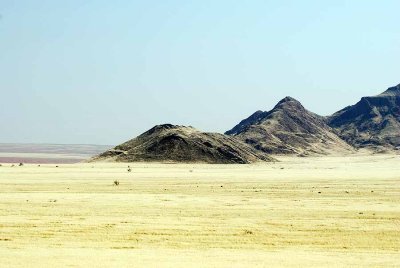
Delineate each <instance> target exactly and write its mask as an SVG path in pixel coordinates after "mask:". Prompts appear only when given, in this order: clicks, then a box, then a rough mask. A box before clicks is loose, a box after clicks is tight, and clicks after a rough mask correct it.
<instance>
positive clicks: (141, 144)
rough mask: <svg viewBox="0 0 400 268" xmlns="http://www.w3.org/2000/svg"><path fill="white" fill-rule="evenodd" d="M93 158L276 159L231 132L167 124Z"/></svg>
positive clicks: (232, 161) (224, 161)
mask: <svg viewBox="0 0 400 268" xmlns="http://www.w3.org/2000/svg"><path fill="white" fill-rule="evenodd" d="M91 161H108V162H110V161H112V162H142V161H146V162H180V163H198V162H199V163H213V164H235V163H236V164H247V163H253V162H260V161H275V160H274V159H273V158H271V157H269V156H268V155H266V154H265V153H263V152H260V151H257V150H255V149H254V148H252V147H251V146H249V145H247V144H245V143H243V142H241V141H240V140H237V139H235V138H233V137H230V136H227V135H223V134H218V133H203V132H200V131H198V130H196V129H194V128H193V127H186V126H175V125H170V124H165V125H158V126H155V127H154V128H152V129H150V130H149V131H147V132H145V133H143V134H142V135H140V136H138V137H137V138H134V139H132V140H130V141H127V142H125V143H123V144H121V145H118V146H116V147H115V148H113V149H111V150H108V151H106V152H104V153H102V154H100V155H98V156H96V157H94V158H93V159H92V160H91Z"/></svg>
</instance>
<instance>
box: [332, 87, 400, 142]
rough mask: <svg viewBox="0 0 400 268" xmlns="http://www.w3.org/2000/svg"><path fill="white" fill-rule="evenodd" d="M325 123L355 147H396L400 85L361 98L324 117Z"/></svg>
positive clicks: (398, 136) (398, 140) (397, 140)
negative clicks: (326, 121) (325, 118)
mask: <svg viewBox="0 0 400 268" xmlns="http://www.w3.org/2000/svg"><path fill="white" fill-rule="evenodd" d="M328 124H329V125H330V126H331V127H333V128H335V129H336V130H337V131H338V132H339V135H340V136H341V137H342V138H343V139H344V140H346V141H347V142H348V143H350V144H352V145H353V146H355V147H357V148H374V149H378V148H387V149H394V148H396V147H399V146H400V85H397V86H395V87H391V88H389V89H388V90H386V91H385V92H383V93H382V94H380V95H377V96H373V97H363V98H361V100H360V101H359V102H358V103H357V104H355V105H352V106H348V107H346V108H344V109H342V110H340V111H339V112H337V113H335V114H333V115H332V116H330V117H328Z"/></svg>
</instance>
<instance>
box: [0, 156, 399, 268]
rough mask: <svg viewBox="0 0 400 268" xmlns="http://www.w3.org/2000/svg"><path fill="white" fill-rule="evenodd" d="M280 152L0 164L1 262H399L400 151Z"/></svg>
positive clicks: (26, 264)
mask: <svg viewBox="0 0 400 268" xmlns="http://www.w3.org/2000/svg"><path fill="white" fill-rule="evenodd" d="M280 160H282V162H280V163H275V164H273V163H269V164H256V165H173V164H129V165H130V166H131V168H132V172H130V173H129V172H127V164H73V165H67V164H64V165H59V167H56V166H55V165H41V166H40V167H38V166H37V165H24V166H22V167H18V166H15V167H11V166H10V164H3V165H2V166H1V167H0V198H1V202H0V263H1V267H274V266H284V267H321V266H330V267H344V266H351V267H357V266H362V267H366V266H368V267H400V165H399V160H400V156H395V155H378V156H357V157H355V156H349V157H323V158H280ZM114 180H118V181H119V182H120V185H119V186H114V185H113V181H114Z"/></svg>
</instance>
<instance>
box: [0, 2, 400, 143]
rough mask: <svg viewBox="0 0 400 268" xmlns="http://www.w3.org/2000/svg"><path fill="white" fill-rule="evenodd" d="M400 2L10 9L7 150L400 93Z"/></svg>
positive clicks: (0, 87) (2, 68) (3, 107)
mask: <svg viewBox="0 0 400 268" xmlns="http://www.w3.org/2000/svg"><path fill="white" fill-rule="evenodd" d="M399 10H400V1H398V0H393V1H385V0H382V1H376V0H369V1H368V0H351V1H350V0H349V1H341V0H332V1H317V0H315V1H306V0H302V1H282V0H279V1H278V0H275V1H267V0H263V1H261V0H260V1H256V0H253V1H252V0H249V1H231V0H210V1H208V0H198V1H183V0H181V1H169V0H159V1H151V0H143V1H132V0H129V1H128V0H125V1H124V0H120V1H118V0H113V1H109V0H104V1H100V0H99V1H90V0H85V1H82V0H68V1H62V0H58V1H56V0H25V1H24V0H18V1H16V0H0V14H1V18H0V51H1V52H0V93H1V96H0V119H1V131H0V142H49V143H98V144H118V143H121V142H123V141H125V140H127V139H129V138H132V137H134V136H136V135H138V134H140V133H141V132H143V131H145V130H147V129H149V128H151V127H152V126H153V125H156V124H161V123H173V124H183V125H192V126H194V127H197V128H199V129H201V130H205V131H217V132H223V131H226V130H228V129H230V128H231V127H233V126H234V125H235V124H236V123H238V122H239V121H240V120H242V119H243V118H245V117H247V116H249V115H250V114H251V113H253V112H254V111H256V110H259V109H260V110H269V109H271V108H272V107H273V106H274V105H275V104H276V103H277V102H278V101H279V100H280V99H282V98H283V97H285V96H292V97H294V98H297V99H298V100H300V101H301V102H302V103H303V105H304V106H305V107H306V108H307V109H309V110H311V111H313V112H316V113H318V114H321V115H328V114H331V113H333V112H335V111H337V110H339V109H341V108H343V107H345V106H347V105H350V104H353V103H355V102H356V101H358V100H359V99H360V98H361V97H362V96H365V95H374V94H377V93H380V92H381V91H384V90H385V89H386V88H387V87H389V86H394V85H397V84H398V83H400V72H399V70H400V69H399V62H400V22H399V16H398V14H399Z"/></svg>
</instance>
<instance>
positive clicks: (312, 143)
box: [226, 97, 352, 155]
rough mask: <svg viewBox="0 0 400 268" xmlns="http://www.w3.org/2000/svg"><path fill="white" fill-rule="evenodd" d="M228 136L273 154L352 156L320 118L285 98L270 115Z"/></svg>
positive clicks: (261, 115) (256, 117)
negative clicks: (335, 154) (344, 153)
mask: <svg viewBox="0 0 400 268" xmlns="http://www.w3.org/2000/svg"><path fill="white" fill-rule="evenodd" d="M226 134H228V135H232V136H235V137H236V138H238V139H240V140H242V141H244V142H246V143H248V144H250V145H252V146H253V147H254V148H256V149H258V150H260V151H263V152H266V153H273V154H302V155H306V154H329V153H332V152H350V151H352V148H351V146H349V145H348V144H347V143H346V142H344V141H343V140H341V139H340V138H339V137H338V136H337V135H336V134H335V133H334V131H333V129H332V128H331V127H329V126H328V125H327V124H326V123H325V121H324V119H323V118H322V117H321V116H318V115H316V114H314V113H311V112H309V111H307V110H306V109H305V108H304V107H303V106H302V105H301V103H300V102H298V101H297V100H295V99H293V98H291V97H286V98H284V99H283V100H281V101H280V102H279V103H278V104H277V105H276V106H275V107H274V109H272V110H271V111H269V112H262V111H258V112H256V113H254V114H253V115H251V116H250V117H249V118H247V119H245V120H243V121H242V122H240V123H239V124H238V125H237V126H235V127H234V128H233V129H231V130H229V131H227V132H226Z"/></svg>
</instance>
